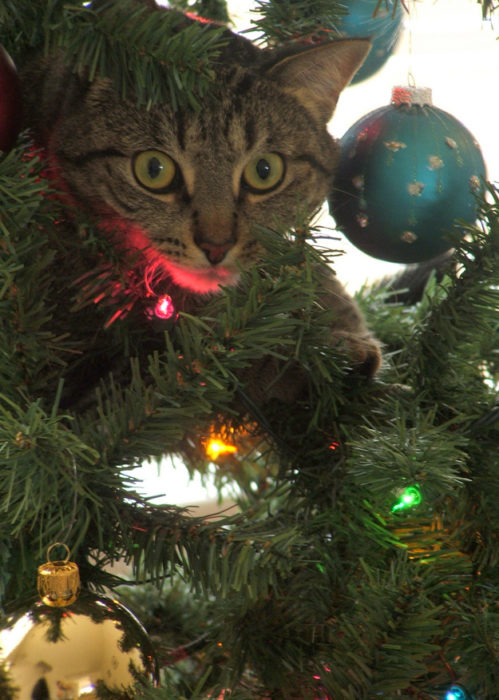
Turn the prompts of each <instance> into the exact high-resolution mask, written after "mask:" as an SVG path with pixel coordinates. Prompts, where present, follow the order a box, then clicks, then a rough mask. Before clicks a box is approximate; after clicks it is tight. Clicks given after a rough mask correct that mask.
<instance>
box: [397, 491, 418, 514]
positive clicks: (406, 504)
mask: <svg viewBox="0 0 499 700" xmlns="http://www.w3.org/2000/svg"><path fill="white" fill-rule="evenodd" d="M421 500H422V496H421V491H420V490H419V486H417V485H416V486H408V487H407V488H406V489H404V490H403V491H402V493H401V494H400V498H399V500H398V501H397V503H395V505H394V506H393V508H392V513H395V512H396V511H398V510H407V509H408V508H412V507H413V506H417V505H419V504H420V503H421Z"/></svg>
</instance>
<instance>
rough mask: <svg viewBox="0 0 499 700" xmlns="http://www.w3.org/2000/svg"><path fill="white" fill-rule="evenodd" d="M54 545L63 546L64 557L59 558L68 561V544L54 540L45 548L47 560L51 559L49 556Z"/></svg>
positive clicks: (69, 551) (69, 553)
mask: <svg viewBox="0 0 499 700" xmlns="http://www.w3.org/2000/svg"><path fill="white" fill-rule="evenodd" d="M54 547H64V549H65V550H66V558H65V559H63V560H61V561H64V562H67V561H69V557H70V556H71V550H70V549H69V547H68V545H67V544H66V543H65V542H54V543H53V544H51V545H50V547H48V549H47V562H51V561H52V559H51V558H50V553H51V551H52V550H53V549H54Z"/></svg>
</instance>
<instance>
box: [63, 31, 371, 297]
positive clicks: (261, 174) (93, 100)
mask: <svg viewBox="0 0 499 700" xmlns="http://www.w3.org/2000/svg"><path fill="white" fill-rule="evenodd" d="M342 45H343V48H342V49H341V48H340V49H338V48H336V50H332V49H331V47H332V46H333V45H332V44H329V45H327V46H326V47H315V48H313V49H311V50H307V51H301V52H299V53H298V54H295V55H292V56H287V57H285V58H282V57H279V59H278V60H274V61H272V60H269V59H268V56H267V58H266V63H265V64H264V65H263V66H262V67H259V68H258V67H257V69H253V68H247V67H243V66H230V67H225V68H223V69H220V70H219V73H218V87H217V93H216V95H215V97H214V98H213V99H210V100H208V101H207V102H206V104H205V105H204V106H203V107H202V109H201V110H200V111H199V112H194V111H187V110H180V111H177V112H173V111H172V110H171V108H170V107H169V106H167V105H166V106H165V105H162V106H156V107H154V108H152V109H150V110H145V109H143V108H140V107H138V106H137V105H136V104H135V103H134V101H133V100H131V99H130V100H127V101H123V100H122V99H120V97H119V96H118V94H117V93H116V92H115V91H114V89H113V87H112V86H111V85H110V84H109V82H107V81H105V80H95V81H94V82H93V83H92V84H91V85H90V86H89V88H88V89H87V90H86V91H85V94H84V97H83V98H81V99H79V100H77V101H73V103H72V106H71V109H67V110H66V114H65V116H64V117H63V118H60V119H59V120H58V122H57V124H56V126H55V128H54V130H53V132H52V134H51V138H50V145H49V150H50V152H51V155H52V157H53V158H54V160H55V161H56V163H57V166H58V168H59V171H60V174H61V177H62V179H63V181H64V182H65V184H66V186H67V188H68V189H69V191H70V193H71V194H72V195H73V196H74V198H75V199H76V200H77V201H78V202H82V203H83V204H84V205H85V206H87V207H89V208H90V209H91V210H92V211H94V212H95V213H97V214H98V216H99V219H100V220H101V221H102V222H103V224H102V225H103V228H104V229H105V230H106V231H108V232H110V233H111V235H113V236H114V237H115V239H116V240H117V241H118V242H119V243H120V244H122V245H124V247H126V248H131V249H139V250H140V251H141V253H142V254H143V255H144V257H145V258H146V259H147V262H148V264H150V265H151V266H153V267H156V268H160V269H161V270H162V271H163V272H165V273H166V274H167V275H168V276H170V277H171V278H172V279H173V281H174V283H176V284H177V285H179V286H181V287H184V288H186V289H188V290H190V291H193V292H197V293H207V292H213V291H216V290H217V289H218V287H219V285H220V284H224V285H226V284H235V283H237V280H238V277H239V274H240V270H241V269H245V268H247V267H248V266H250V265H253V264H255V263H256V262H257V261H258V259H259V258H260V256H261V253H262V251H261V249H260V246H259V243H258V242H257V240H256V238H254V236H253V235H252V231H253V230H254V229H255V227H258V226H270V227H279V228H281V229H282V228H283V227H289V226H291V225H292V224H293V223H294V222H295V220H296V215H297V213H298V212H301V213H303V212H308V213H311V212H313V211H314V210H315V209H316V208H317V207H318V206H319V205H320V204H321V203H322V202H323V201H324V199H325V198H326V196H327V195H328V193H329V192H330V189H331V185H332V177H333V172H334V166H335V163H336V160H337V145H336V143H335V142H334V140H333V139H332V138H331V136H330V135H329V134H328V132H327V128H326V124H327V121H328V119H329V118H330V116H331V114H332V111H333V109H334V105H335V103H336V100H337V97H338V94H339V91H340V90H341V88H342V87H343V86H344V85H345V84H346V83H347V82H348V80H349V79H350V77H351V75H352V74H353V72H354V70H355V68H356V67H357V66H358V65H359V63H360V62H361V60H362V58H363V57H364V55H365V53H366V52H367V50H368V44H367V42H364V41H359V42H356V41H342V42H337V44H335V45H334V46H336V47H341V46H342ZM328 47H329V48H328Z"/></svg>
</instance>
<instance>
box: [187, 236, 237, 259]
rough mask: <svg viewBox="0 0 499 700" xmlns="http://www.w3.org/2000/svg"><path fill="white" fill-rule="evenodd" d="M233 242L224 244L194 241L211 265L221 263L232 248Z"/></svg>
mask: <svg viewBox="0 0 499 700" xmlns="http://www.w3.org/2000/svg"><path fill="white" fill-rule="evenodd" d="M234 243H235V241H228V242H226V243H216V244H215V243H208V242H206V241H199V242H198V241H196V245H197V246H198V248H201V250H202V251H203V253H204V254H205V255H206V257H207V259H208V261H209V262H210V263H211V264H212V265H216V264H217V263H220V262H222V260H223V259H224V258H225V256H226V255H227V253H228V251H229V250H230V249H231V248H233V247H234Z"/></svg>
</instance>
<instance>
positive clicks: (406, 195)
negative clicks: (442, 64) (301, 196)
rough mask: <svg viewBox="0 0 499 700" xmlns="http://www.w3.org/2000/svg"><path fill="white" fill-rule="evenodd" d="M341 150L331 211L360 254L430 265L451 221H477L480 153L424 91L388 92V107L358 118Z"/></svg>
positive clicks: (451, 226) (443, 246) (442, 248)
mask: <svg viewBox="0 0 499 700" xmlns="http://www.w3.org/2000/svg"><path fill="white" fill-rule="evenodd" d="M340 146H341V156H340V162H339V165H338V168H337V172H336V178H335V182H334V189H333V192H332V194H331V197H330V200H329V206H330V211H331V214H332V216H334V218H335V220H336V224H337V226H338V228H339V229H340V230H341V231H343V233H344V234H345V236H346V237H347V238H348V239H349V240H350V241H351V242H352V243H353V244H354V245H356V246H357V247H358V248H359V249H360V250H362V251H363V252H364V253H367V254H368V255H371V256H373V257H375V258H379V259H381V260H387V261H389V262H397V263H417V262H421V261H423V260H430V259H431V258H433V257H435V256H437V255H440V254H441V253H444V252H445V251H447V250H450V248H451V247H452V244H451V243H450V241H449V240H448V238H447V236H448V234H449V233H450V232H451V231H452V230H453V229H454V225H455V223H456V221H461V222H464V223H466V224H473V223H474V222H475V221H476V218H477V213H478V206H477V199H476V195H477V194H479V193H480V192H481V191H482V190H483V180H484V179H485V163H484V160H483V157H482V154H481V151H480V148H479V146H478V144H477V143H476V141H475V139H474V138H473V136H472V135H471V134H470V132H469V131H468V130H467V129H466V127H465V126H463V124H461V122H459V121H458V120H457V119H455V118H454V117H453V116H452V115H450V114H448V113H447V112H444V111H443V110H441V109H438V108H436V107H433V106H432V104H431V90H429V89H428V88H394V90H393V93H392V103H391V104H390V105H388V106H385V107H381V108H379V109H376V110H374V111H373V112H370V113H369V114H367V115H366V116H364V117H362V118H361V119H359V121H357V122H356V123H355V124H354V125H353V126H352V127H350V129H349V130H348V131H347V132H346V133H345V135H344V136H343V138H342V139H341V141H340Z"/></svg>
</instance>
